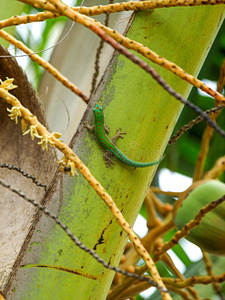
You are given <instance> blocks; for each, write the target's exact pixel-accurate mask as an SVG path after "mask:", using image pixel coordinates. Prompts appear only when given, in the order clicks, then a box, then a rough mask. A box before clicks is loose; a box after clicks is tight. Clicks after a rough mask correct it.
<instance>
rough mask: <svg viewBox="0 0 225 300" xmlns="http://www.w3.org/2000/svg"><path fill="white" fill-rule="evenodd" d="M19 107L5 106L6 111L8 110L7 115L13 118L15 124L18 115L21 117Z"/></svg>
mask: <svg viewBox="0 0 225 300" xmlns="http://www.w3.org/2000/svg"><path fill="white" fill-rule="evenodd" d="M20 108H21V107H17V106H13V107H12V109H9V108H7V111H8V112H10V114H9V115H8V116H9V117H10V119H11V120H15V122H16V124H17V123H18V117H21V116H22V114H21V111H20Z"/></svg>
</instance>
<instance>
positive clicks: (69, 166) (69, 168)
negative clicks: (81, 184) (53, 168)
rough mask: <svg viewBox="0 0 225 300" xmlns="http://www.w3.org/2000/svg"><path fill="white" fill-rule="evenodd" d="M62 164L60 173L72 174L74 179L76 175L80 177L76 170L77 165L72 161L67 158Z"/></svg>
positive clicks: (62, 160) (60, 162)
mask: <svg viewBox="0 0 225 300" xmlns="http://www.w3.org/2000/svg"><path fill="white" fill-rule="evenodd" d="M58 163H59V164H60V169H59V170H60V171H62V172H64V173H67V172H69V173H70V177H73V176H74V175H75V174H76V175H78V173H77V172H76V169H75V167H76V166H75V163H74V162H73V161H71V160H70V159H68V158H66V157H65V156H64V157H63V158H62V159H61V160H60V161H59V162H58Z"/></svg>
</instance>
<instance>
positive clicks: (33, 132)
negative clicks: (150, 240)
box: [23, 124, 41, 140]
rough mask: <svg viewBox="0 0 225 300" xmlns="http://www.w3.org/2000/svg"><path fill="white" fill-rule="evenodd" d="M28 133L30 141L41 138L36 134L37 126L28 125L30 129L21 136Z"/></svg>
mask: <svg viewBox="0 0 225 300" xmlns="http://www.w3.org/2000/svg"><path fill="white" fill-rule="evenodd" d="M29 132H30V136H31V139H32V140H33V139H34V138H35V137H36V138H39V139H40V138H41V135H39V134H38V131H37V124H35V125H30V128H29V129H28V130H27V131H25V132H24V134H23V135H25V134H28V133H29Z"/></svg>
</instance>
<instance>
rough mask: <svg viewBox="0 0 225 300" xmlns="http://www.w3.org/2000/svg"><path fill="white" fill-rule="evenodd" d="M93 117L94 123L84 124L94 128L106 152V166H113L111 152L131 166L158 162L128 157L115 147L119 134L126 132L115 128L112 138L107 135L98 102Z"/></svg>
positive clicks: (156, 162)
mask: <svg viewBox="0 0 225 300" xmlns="http://www.w3.org/2000/svg"><path fill="white" fill-rule="evenodd" d="M93 111H94V117H95V124H94V125H92V126H90V124H89V123H88V122H84V126H85V127H86V128H87V129H89V130H91V131H92V130H94V133H95V135H96V137H97V140H98V141H99V143H100V145H101V146H102V147H103V148H104V149H106V151H107V152H106V153H105V154H104V158H105V160H106V162H105V164H106V166H107V167H111V168H113V166H112V165H113V164H114V162H113V161H112V160H111V159H110V158H109V154H113V155H114V156H116V157H117V158H118V159H119V160H121V161H122V162H123V163H125V164H127V165H129V166H132V167H138V168H143V167H149V166H153V165H156V164H158V163H159V162H160V161H161V160H162V158H161V159H159V160H157V161H153V162H137V161H133V160H131V159H129V158H128V157H127V156H126V155H124V154H123V153H122V152H121V151H120V150H119V149H118V148H117V147H116V140H117V139H118V138H119V137H121V138H123V136H122V135H121V134H126V132H121V131H120V130H121V128H120V129H119V130H117V134H116V135H115V136H114V138H113V139H112V140H110V138H109V137H108V135H107V133H108V132H109V128H108V127H106V126H105V123H104V113H103V110H102V107H101V106H100V105H99V104H96V105H95V107H94V109H93Z"/></svg>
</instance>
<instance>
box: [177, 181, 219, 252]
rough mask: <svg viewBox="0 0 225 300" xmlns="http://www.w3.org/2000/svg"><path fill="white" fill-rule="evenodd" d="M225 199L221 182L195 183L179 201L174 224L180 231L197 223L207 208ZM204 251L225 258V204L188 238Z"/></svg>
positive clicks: (205, 219) (204, 220) (191, 232)
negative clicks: (210, 204) (203, 209)
mask: <svg viewBox="0 0 225 300" xmlns="http://www.w3.org/2000/svg"><path fill="white" fill-rule="evenodd" d="M223 195H225V184H224V183H222V182H220V181H218V180H209V181H199V182H196V183H194V184H193V185H192V186H191V187H190V188H189V189H187V190H186V191H185V192H184V193H183V194H182V195H181V197H180V198H179V200H178V203H177V206H176V208H175V210H174V222H175V224H176V226H177V228H178V229H179V230H180V229H182V227H183V226H184V225H185V224H187V223H188V222H190V221H191V220H193V219H194V218H195V216H196V215H197V214H198V212H199V211H200V210H201V209H202V208H203V207H204V206H205V205H207V204H209V203H210V202H212V201H215V200H217V199H219V198H221V197H222V196H223ZM185 238H186V239H187V240H189V241H190V242H192V243H194V244H196V245H197V246H199V247H200V248H201V249H202V250H203V251H206V252H209V253H211V254H215V255H225V202H223V203H221V204H220V205H219V206H217V207H216V208H215V209H214V210H212V211H211V212H209V213H207V214H206V215H205V216H204V218H203V219H202V222H201V223H200V225H199V226H197V227H195V228H194V229H192V230H191V231H190V233H189V235H188V236H186V237H185Z"/></svg>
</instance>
